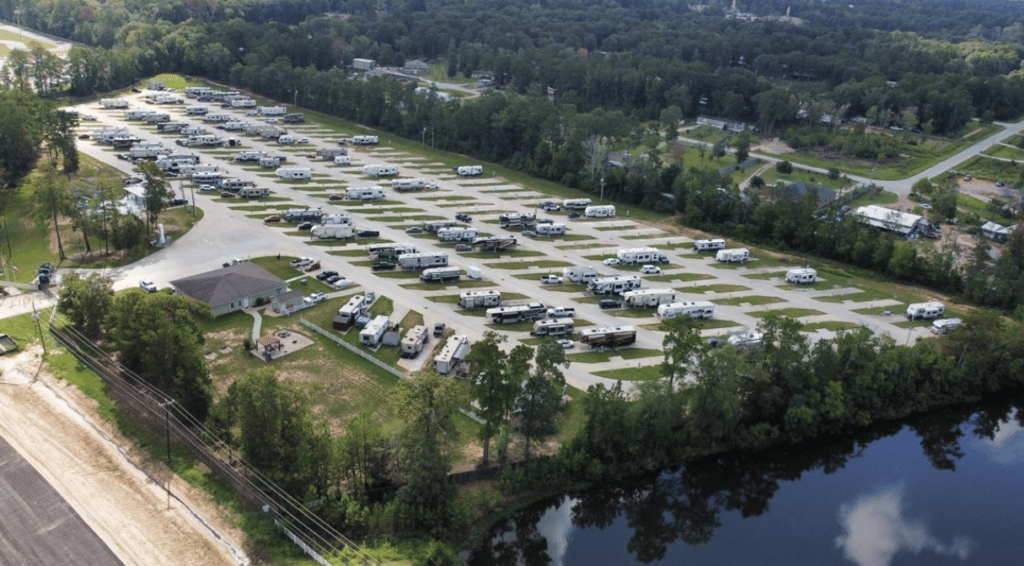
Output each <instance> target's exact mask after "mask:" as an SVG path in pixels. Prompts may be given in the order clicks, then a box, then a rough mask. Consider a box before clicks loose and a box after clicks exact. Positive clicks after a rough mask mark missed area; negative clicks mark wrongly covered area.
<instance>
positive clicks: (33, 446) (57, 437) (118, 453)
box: [0, 345, 249, 566]
mask: <svg viewBox="0 0 1024 566" xmlns="http://www.w3.org/2000/svg"><path fill="white" fill-rule="evenodd" d="M40 353H41V352H40V348H39V346H38V345H31V346H29V347H28V348H26V349H25V350H24V351H21V352H18V353H17V354H16V355H13V356H7V357H4V358H0V435H2V436H3V437H4V438H5V439H6V440H7V441H8V442H9V443H10V444H11V445H13V446H14V448H15V449H16V450H17V451H18V452H19V453H20V454H21V455H22V456H23V457H24V458H25V459H26V460H28V461H29V462H30V463H31V464H32V465H33V466H34V467H35V468H36V469H37V470H38V471H39V473H40V474H41V475H42V476H43V477H44V478H45V479H46V480H47V481H48V482H49V483H50V485H52V486H53V487H54V489H56V490H57V492H59V493H60V494H61V495H62V496H63V497H64V498H65V499H66V500H67V501H68V503H69V504H70V505H71V506H72V507H73V508H74V509H75V511H77V512H78V514H79V515H81V517H82V519H84V520H85V522H86V523H87V524H88V525H89V526H90V527H91V528H92V529H93V530H94V531H95V532H96V533H97V535H99V537H100V538H101V539H103V541H104V542H106V544H107V545H108V546H109V547H110V549H111V550H113V551H114V553H115V554H117V556H118V557H119V558H120V559H121V560H123V561H124V563H125V564H127V565H147V566H148V565H152V566H180V565H195V566H214V565H217V566H220V565H234V564H248V563H249V561H248V559H247V558H246V557H245V556H244V554H242V553H241V551H240V550H238V549H240V548H241V541H242V540H243V535H242V533H240V532H239V531H237V530H236V529H234V528H232V527H230V526H229V525H228V524H227V522H226V521H225V519H224V517H223V516H222V512H221V511H220V510H219V508H217V507H216V506H215V505H213V504H212V503H211V502H210V501H209V499H208V498H207V497H206V495H205V494H204V493H202V492H200V491H198V490H196V489H194V488H191V487H190V486H188V485H187V484H186V483H185V482H183V481H182V480H181V479H180V478H178V477H176V476H175V477H173V478H172V479H171V482H170V485H171V492H172V494H173V496H172V497H171V498H170V499H168V496H167V493H166V491H164V489H163V487H162V486H160V485H157V484H156V483H154V481H153V480H151V479H149V477H147V476H146V474H145V473H144V472H143V471H142V469H146V470H149V471H150V473H153V474H155V475H157V476H161V475H162V476H163V478H162V479H161V481H166V477H167V476H168V475H169V474H168V473H167V472H166V467H165V466H163V465H162V464H160V463H157V462H152V461H148V462H147V461H146V459H145V458H146V457H145V456H141V455H138V454H137V452H136V451H134V450H132V448H131V443H130V442H129V441H127V440H125V439H124V438H122V437H120V436H119V435H118V434H117V433H116V432H114V431H113V430H112V427H111V426H109V425H108V424H107V423H104V422H103V421H101V419H100V418H99V417H98V415H97V413H96V404H95V402H94V401H92V400H91V399H88V398H87V397H85V396H84V395H82V394H81V392H79V391H78V390H77V389H76V388H74V387H71V386H69V385H67V384H66V383H64V382H61V381H59V380H56V379H55V378H54V377H53V376H52V375H51V374H49V373H48V372H47V369H46V367H45V366H43V367H42V371H38V369H39V368H40V356H39V354H40ZM37 373H38V377H37Z"/></svg>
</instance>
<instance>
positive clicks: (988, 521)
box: [464, 398, 1024, 566]
mask: <svg viewBox="0 0 1024 566" xmlns="http://www.w3.org/2000/svg"><path fill="white" fill-rule="evenodd" d="M1022 405H1024V403H1021V399H1017V398H1014V399H1006V400H1003V401H1001V402H1000V403H998V404H995V405H993V404H989V405H977V406H972V407H962V408H958V409H955V410H949V411H944V412H941V413H934V414H930V415H927V416H925V417H920V418H917V419H914V420H910V421H906V422H902V423H887V424H885V425H882V426H879V427H875V428H873V429H872V430H870V431H867V432H864V433H862V434H860V435H858V436H856V437H849V438H841V439H830V440H829V441H828V442H822V443H820V444H819V445H818V446H815V447H813V448H808V447H802V448H801V449H799V450H792V449H790V450H773V451H770V453H761V454H755V455H731V456H729V457H720V458H715V459H711V460H707V461H703V462H699V463H697V464H691V465H688V466H687V467H686V468H685V469H682V470H679V471H675V472H671V473H664V474H661V475H660V476H652V477H648V478H642V479H637V480H636V481H634V482H631V483H630V484H629V485H616V486H606V487H602V488H600V489H594V490H589V491H585V492H581V493H573V494H570V495H564V496H560V497H555V498H551V499H549V500H547V501H543V502H541V503H539V504H537V505H534V506H532V507H529V508H527V509H524V510H521V511H519V512H517V513H515V514H514V515H512V516H511V517H509V518H508V519H506V520H504V521H502V522H501V523H500V524H498V525H497V526H496V527H495V528H494V529H493V530H492V532H491V533H490V534H489V535H488V536H487V537H485V538H486V540H484V541H482V542H480V543H479V544H478V546H477V547H475V548H473V549H471V550H469V551H467V552H466V553H465V555H464V557H465V559H466V563H467V564H471V565H483V564H510V565H511V564H529V565H534V564H536V565H540V564H557V565H566V566H568V565H595V564H744V565H757V564H786V565H789V564H853V565H856V566H908V565H915V566H916V565H933V566H934V565H947V564H948V565H954V564H956V565H961V564H962V565H968V564H986V565H1000V564H1008V565H1009V564H1020V563H1021V560H1022V559H1021V556H1024V537H1022V536H1021V531H1020V526H1021V524H1022V510H1024V504H1022V499H1021V496H1022V494H1024V432H1022V431H1021V426H1020V423H1019V422H1018V420H1024V411H1018V409H1017V407H1018V406H1022ZM1018 415H1020V417H1019V418H1018Z"/></svg>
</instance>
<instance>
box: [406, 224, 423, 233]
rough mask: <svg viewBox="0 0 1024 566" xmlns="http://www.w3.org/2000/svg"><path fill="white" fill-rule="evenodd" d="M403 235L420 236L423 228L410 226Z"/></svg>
mask: <svg viewBox="0 0 1024 566" xmlns="http://www.w3.org/2000/svg"><path fill="white" fill-rule="evenodd" d="M405 233H406V234H422V233H423V228H420V227H419V226H410V227H409V228H406V229H405Z"/></svg>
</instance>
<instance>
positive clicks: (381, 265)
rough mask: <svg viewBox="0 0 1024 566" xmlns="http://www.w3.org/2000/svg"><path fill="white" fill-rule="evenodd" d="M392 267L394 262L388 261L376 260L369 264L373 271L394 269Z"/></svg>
mask: <svg viewBox="0 0 1024 566" xmlns="http://www.w3.org/2000/svg"><path fill="white" fill-rule="evenodd" d="M394 268H395V264H393V263H391V262H390V261H378V262H376V263H374V264H372V265H370V269H372V270H373V271H384V270H388V269H394Z"/></svg>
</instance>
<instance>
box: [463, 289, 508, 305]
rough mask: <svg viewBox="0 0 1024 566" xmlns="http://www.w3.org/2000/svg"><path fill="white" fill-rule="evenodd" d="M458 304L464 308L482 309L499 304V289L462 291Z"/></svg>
mask: <svg viewBox="0 0 1024 566" xmlns="http://www.w3.org/2000/svg"><path fill="white" fill-rule="evenodd" d="M459 306H460V307H462V308H464V309H482V308H489V307H499V306H501V291H495V290H490V291H463V292H462V293H461V294H460V295H459Z"/></svg>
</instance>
